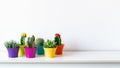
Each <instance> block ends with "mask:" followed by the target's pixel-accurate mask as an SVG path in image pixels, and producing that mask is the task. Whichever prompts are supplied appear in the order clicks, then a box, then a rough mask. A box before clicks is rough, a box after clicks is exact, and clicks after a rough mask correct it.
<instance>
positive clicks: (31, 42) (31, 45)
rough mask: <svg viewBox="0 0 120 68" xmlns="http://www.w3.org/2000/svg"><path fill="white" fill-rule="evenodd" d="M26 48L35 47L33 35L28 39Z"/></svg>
mask: <svg viewBox="0 0 120 68" xmlns="http://www.w3.org/2000/svg"><path fill="white" fill-rule="evenodd" d="M27 46H28V48H34V47H35V36H34V35H32V37H28V40H27Z"/></svg>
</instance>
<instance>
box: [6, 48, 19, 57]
mask: <svg viewBox="0 0 120 68" xmlns="http://www.w3.org/2000/svg"><path fill="white" fill-rule="evenodd" d="M7 51H8V56H9V57H10V58H16V57H18V51H19V47H18V48H7Z"/></svg>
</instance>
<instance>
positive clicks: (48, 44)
mask: <svg viewBox="0 0 120 68" xmlns="http://www.w3.org/2000/svg"><path fill="white" fill-rule="evenodd" d="M44 48H56V43H55V42H54V41H52V40H47V41H46V42H44Z"/></svg>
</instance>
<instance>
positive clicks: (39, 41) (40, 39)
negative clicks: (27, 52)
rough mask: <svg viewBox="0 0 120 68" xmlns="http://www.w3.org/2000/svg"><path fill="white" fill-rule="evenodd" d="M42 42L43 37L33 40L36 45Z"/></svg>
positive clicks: (41, 44)
mask: <svg viewBox="0 0 120 68" xmlns="http://www.w3.org/2000/svg"><path fill="white" fill-rule="evenodd" d="M43 43H44V39H43V38H37V39H36V41H35V44H36V45H40V46H43Z"/></svg>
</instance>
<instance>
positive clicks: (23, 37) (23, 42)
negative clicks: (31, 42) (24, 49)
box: [20, 33, 26, 45]
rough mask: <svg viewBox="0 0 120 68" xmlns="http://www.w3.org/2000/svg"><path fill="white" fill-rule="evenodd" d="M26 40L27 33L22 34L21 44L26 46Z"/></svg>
mask: <svg viewBox="0 0 120 68" xmlns="http://www.w3.org/2000/svg"><path fill="white" fill-rule="evenodd" d="M25 38H26V33H22V34H21V39H20V44H21V45H25Z"/></svg>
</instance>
